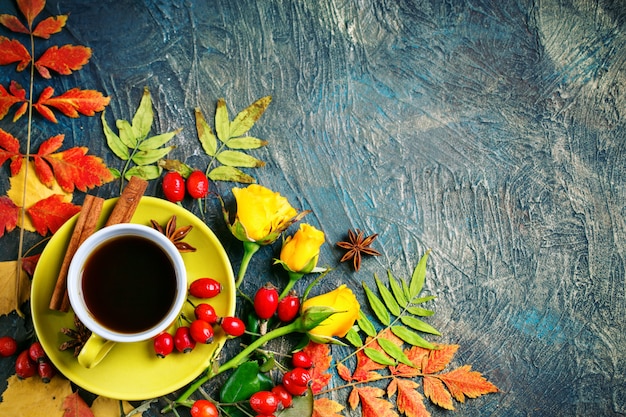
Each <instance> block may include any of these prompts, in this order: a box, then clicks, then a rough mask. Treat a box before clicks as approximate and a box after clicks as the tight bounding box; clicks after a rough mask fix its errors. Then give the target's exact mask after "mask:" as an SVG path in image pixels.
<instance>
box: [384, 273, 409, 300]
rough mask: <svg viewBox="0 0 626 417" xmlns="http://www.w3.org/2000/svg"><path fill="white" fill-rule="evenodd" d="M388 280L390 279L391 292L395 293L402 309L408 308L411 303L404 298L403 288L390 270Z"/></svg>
mask: <svg viewBox="0 0 626 417" xmlns="http://www.w3.org/2000/svg"><path fill="white" fill-rule="evenodd" d="M387 278H388V279H389V287H391V292H393V295H394V297H395V298H396V301H398V304H399V305H400V307H402V308H404V307H406V306H407V304H408V303H409V301H408V300H407V298H406V297H405V296H404V293H403V292H402V287H400V284H399V283H398V281H397V280H396V278H395V277H394V276H393V275H392V274H391V271H389V270H388V271H387Z"/></svg>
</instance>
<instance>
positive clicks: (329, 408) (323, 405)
mask: <svg viewBox="0 0 626 417" xmlns="http://www.w3.org/2000/svg"><path fill="white" fill-rule="evenodd" d="M344 408H345V407H344V406H343V405H341V404H339V403H338V402H336V401H333V400H331V399H329V398H320V399H317V400H315V402H314V405H313V414H312V415H311V417H341V414H339V412H340V411H342V410H343V409H344Z"/></svg>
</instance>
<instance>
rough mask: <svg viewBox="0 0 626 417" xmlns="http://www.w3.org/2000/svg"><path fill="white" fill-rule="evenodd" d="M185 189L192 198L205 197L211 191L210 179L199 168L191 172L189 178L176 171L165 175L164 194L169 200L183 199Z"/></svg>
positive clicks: (174, 201) (176, 201)
mask: <svg viewBox="0 0 626 417" xmlns="http://www.w3.org/2000/svg"><path fill="white" fill-rule="evenodd" d="M185 190H186V191H187V194H189V196H191V198H204V197H206V195H207V194H208V193H209V179H208V178H207V176H206V175H204V173H203V172H202V171H199V170H196V171H193V172H192V173H191V174H189V176H188V177H187V180H185V179H184V178H183V176H182V175H180V173H178V172H176V171H169V172H167V173H166V174H165V175H164V176H163V194H164V195H165V198H167V199H168V201H171V202H172V203H179V202H181V201H183V199H184V198H185Z"/></svg>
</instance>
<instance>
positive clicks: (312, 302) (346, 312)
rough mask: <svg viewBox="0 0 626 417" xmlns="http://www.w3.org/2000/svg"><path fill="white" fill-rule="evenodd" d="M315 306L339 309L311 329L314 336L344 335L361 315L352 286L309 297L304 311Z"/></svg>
mask: <svg viewBox="0 0 626 417" xmlns="http://www.w3.org/2000/svg"><path fill="white" fill-rule="evenodd" d="M313 306H317V307H330V308H332V309H334V310H335V311H337V313H335V314H333V315H332V316H330V317H328V318H327V319H326V320H324V321H323V322H321V323H320V324H319V325H318V326H317V327H315V328H314V329H312V330H310V331H309V333H311V334H312V335H314V336H325V337H333V336H337V337H344V336H345V335H346V334H347V333H348V330H350V328H351V327H352V326H353V325H354V321H355V320H356V319H357V318H358V317H359V310H360V308H361V306H360V305H359V302H358V301H357V299H356V297H355V296H354V294H353V293H352V291H351V290H350V288H348V287H346V286H345V285H341V286H340V287H339V288H337V289H336V290H333V291H331V292H329V293H326V294H322V295H318V296H317V297H313V298H309V299H308V300H306V301H305V302H304V303H303V304H302V311H303V312H305V311H306V309H307V308H309V307H313Z"/></svg>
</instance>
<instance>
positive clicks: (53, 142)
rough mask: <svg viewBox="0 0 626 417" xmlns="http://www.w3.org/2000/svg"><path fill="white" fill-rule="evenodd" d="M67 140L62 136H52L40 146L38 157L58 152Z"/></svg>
mask: <svg viewBox="0 0 626 417" xmlns="http://www.w3.org/2000/svg"><path fill="white" fill-rule="evenodd" d="M64 140H65V135H64V134H60V135H56V136H52V137H50V138H48V139H46V140H45V141H44V142H43V143H42V144H41V145H39V150H38V151H37V155H39V156H43V155H48V154H51V153H52V152H55V151H58V150H59V149H61V146H63V141H64Z"/></svg>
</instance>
